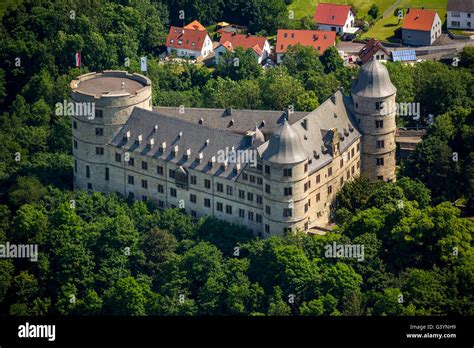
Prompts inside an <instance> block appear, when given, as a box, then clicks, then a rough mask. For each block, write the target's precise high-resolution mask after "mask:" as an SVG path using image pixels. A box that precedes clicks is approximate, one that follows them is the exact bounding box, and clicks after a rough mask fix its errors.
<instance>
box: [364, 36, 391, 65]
mask: <svg viewBox="0 0 474 348" xmlns="http://www.w3.org/2000/svg"><path fill="white" fill-rule="evenodd" d="M372 57H375V59H377V60H381V61H387V60H390V52H389V51H388V50H387V49H386V48H385V47H384V46H383V45H382V43H381V42H380V41H378V40H375V39H370V41H369V42H367V43H366V44H365V46H364V47H362V49H361V50H360V51H359V59H360V61H361V62H362V64H365V63H367V62H368V61H369V60H371V59H372Z"/></svg>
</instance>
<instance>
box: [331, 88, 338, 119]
mask: <svg viewBox="0 0 474 348" xmlns="http://www.w3.org/2000/svg"><path fill="white" fill-rule="evenodd" d="M331 101H332V103H333V104H334V105H336V95H335V94H333V95H332V96H331ZM336 117H337V116H336Z"/></svg>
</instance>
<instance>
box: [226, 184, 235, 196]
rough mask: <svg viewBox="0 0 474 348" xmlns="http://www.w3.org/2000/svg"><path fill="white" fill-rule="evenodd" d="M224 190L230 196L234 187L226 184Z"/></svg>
mask: <svg viewBox="0 0 474 348" xmlns="http://www.w3.org/2000/svg"><path fill="white" fill-rule="evenodd" d="M226 191H227V194H228V195H229V196H232V195H233V194H234V189H233V187H232V186H229V185H227V186H226Z"/></svg>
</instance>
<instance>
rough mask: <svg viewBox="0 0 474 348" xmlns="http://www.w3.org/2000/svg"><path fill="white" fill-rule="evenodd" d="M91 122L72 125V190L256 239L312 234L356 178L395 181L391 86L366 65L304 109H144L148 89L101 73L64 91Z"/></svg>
mask: <svg viewBox="0 0 474 348" xmlns="http://www.w3.org/2000/svg"><path fill="white" fill-rule="evenodd" d="M71 89H72V91H71V96H72V99H73V102H74V103H75V104H76V105H78V104H82V103H88V104H91V103H92V105H94V106H95V114H94V117H84V116H81V115H74V116H73V119H72V123H73V124H72V127H73V129H72V134H73V155H74V187H75V189H84V190H94V191H101V192H117V193H119V194H121V195H124V196H125V197H131V198H134V199H142V200H150V201H153V202H154V203H155V204H156V205H157V206H158V207H160V208H168V207H179V208H183V209H185V210H186V211H187V212H188V213H189V214H191V215H193V216H195V217H199V216H203V215H210V216H214V217H216V218H218V219H222V220H225V221H228V222H232V223H235V224H238V225H242V226H245V227H247V228H248V229H250V230H252V231H253V232H254V233H256V234H259V235H261V236H268V235H271V234H279V235H282V234H284V233H287V232H289V231H292V230H297V229H298V230H303V231H311V229H313V228H314V227H316V226H324V225H325V224H327V223H328V221H329V218H330V203H331V201H332V200H333V198H334V197H335V195H336V193H337V192H338V190H340V189H341V187H342V186H343V185H344V183H345V182H346V181H349V180H351V179H352V178H353V177H354V176H356V175H358V174H360V173H362V174H363V175H365V176H367V177H368V178H369V179H371V180H385V181H393V180H395V147H396V145H395V131H396V124H395V113H396V112H395V110H394V109H393V108H389V107H387V105H395V97H396V88H395V87H394V86H393V84H392V83H391V81H390V77H389V75H388V72H387V69H386V67H385V66H384V65H383V64H382V63H380V62H378V61H377V60H371V61H369V62H368V63H366V64H364V65H363V66H362V68H361V70H360V74H359V77H358V79H357V80H356V81H354V84H353V86H352V89H351V96H350V97H349V96H345V95H344V94H343V93H342V92H341V91H337V92H336V93H335V94H334V95H333V96H331V97H330V98H329V99H328V100H326V101H325V102H324V103H322V104H321V105H320V106H319V107H318V108H317V109H316V110H314V111H312V112H309V113H308V112H292V111H291V110H285V111H261V110H233V109H198V108H185V107H180V108H175V107H155V108H153V107H152V89H151V81H150V80H149V79H148V78H147V77H145V76H143V75H139V74H129V73H127V72H125V71H103V72H100V73H89V74H85V75H82V76H79V77H78V79H76V80H74V81H72V82H71Z"/></svg>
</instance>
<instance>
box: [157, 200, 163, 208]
mask: <svg viewBox="0 0 474 348" xmlns="http://www.w3.org/2000/svg"><path fill="white" fill-rule="evenodd" d="M164 207H165V202H163V201H162V200H159V201H158V208H164Z"/></svg>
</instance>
